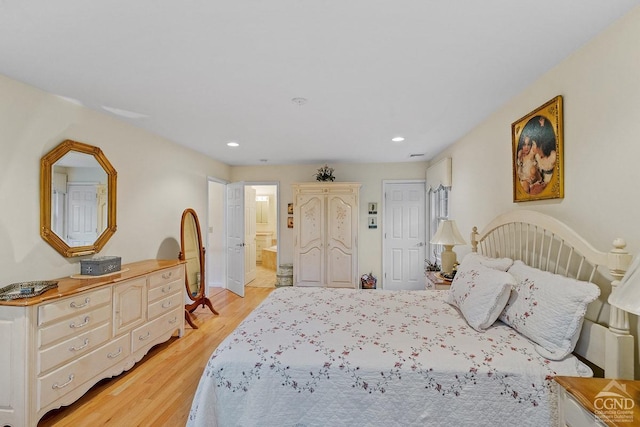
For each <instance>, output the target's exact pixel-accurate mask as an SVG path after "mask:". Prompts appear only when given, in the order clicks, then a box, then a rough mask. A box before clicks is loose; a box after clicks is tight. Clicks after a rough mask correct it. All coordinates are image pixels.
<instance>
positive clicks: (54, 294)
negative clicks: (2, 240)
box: [0, 259, 185, 307]
mask: <svg viewBox="0 0 640 427" xmlns="http://www.w3.org/2000/svg"><path fill="white" fill-rule="evenodd" d="M184 263H185V262H184V261H180V260H178V259H175V260H174V259H150V260H145V261H138V262H134V263H131V264H123V265H122V266H121V270H120V272H118V273H115V274H110V275H108V276H101V277H87V276H82V277H81V278H74V277H77V276H71V277H69V276H67V277H63V278H60V279H53V280H57V281H58V287H57V288H54V289H50V290H48V291H46V292H44V293H42V294H40V295H37V296H35V297H31V298H18V299H14V300H10V301H0V305H8V306H20V307H23V306H29V305H35V304H40V303H41V302H44V301H49V300H54V299H57V298H62V297H66V296H70V295H73V294H76V293H78V292H83V291H86V290H89V289H93V288H97V287H100V286H105V285H110V284H114V283H118V282H121V281H123V280H127V279H133V278H135V277H139V276H144V275H145V274H149V273H152V272H154V271H157V270H161V269H163V268H170V267H175V266H177V265H180V264H184Z"/></svg>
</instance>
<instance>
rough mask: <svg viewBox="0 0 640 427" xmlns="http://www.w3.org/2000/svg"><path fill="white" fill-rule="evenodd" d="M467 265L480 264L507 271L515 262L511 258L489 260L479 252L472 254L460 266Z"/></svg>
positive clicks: (465, 257)
mask: <svg viewBox="0 0 640 427" xmlns="http://www.w3.org/2000/svg"><path fill="white" fill-rule="evenodd" d="M466 263H479V264H482V265H484V266H485V267H489V268H493V269H496V270H501V271H507V270H508V269H509V267H511V266H512V265H513V260H512V259H511V258H489V257H488V256H485V255H481V254H479V253H477V252H471V253H469V254H467V255H465V256H464V258H462V261H461V262H460V265H461V266H462V265H464V264H466ZM458 270H459V269H458Z"/></svg>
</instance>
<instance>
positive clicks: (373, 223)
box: [367, 216, 378, 229]
mask: <svg viewBox="0 0 640 427" xmlns="http://www.w3.org/2000/svg"><path fill="white" fill-rule="evenodd" d="M367 222H368V224H369V228H370V229H376V228H378V220H377V218H376V217H375V216H370V217H369V219H368V220H367Z"/></svg>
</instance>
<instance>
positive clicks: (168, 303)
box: [162, 301, 171, 308]
mask: <svg viewBox="0 0 640 427" xmlns="http://www.w3.org/2000/svg"><path fill="white" fill-rule="evenodd" d="M169 307H171V301H166V302H163V303H162V308H169Z"/></svg>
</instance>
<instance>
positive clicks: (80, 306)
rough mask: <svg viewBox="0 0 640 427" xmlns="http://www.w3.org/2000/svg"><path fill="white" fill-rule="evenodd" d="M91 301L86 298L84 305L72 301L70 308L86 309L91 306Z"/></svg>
mask: <svg viewBox="0 0 640 427" xmlns="http://www.w3.org/2000/svg"><path fill="white" fill-rule="evenodd" d="M89 301H91V298H89V297H86V298H85V299H84V303H82V304H76V302H75V301H71V304H69V307H71V308H82V307H86V306H87V305H88V304H89Z"/></svg>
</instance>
